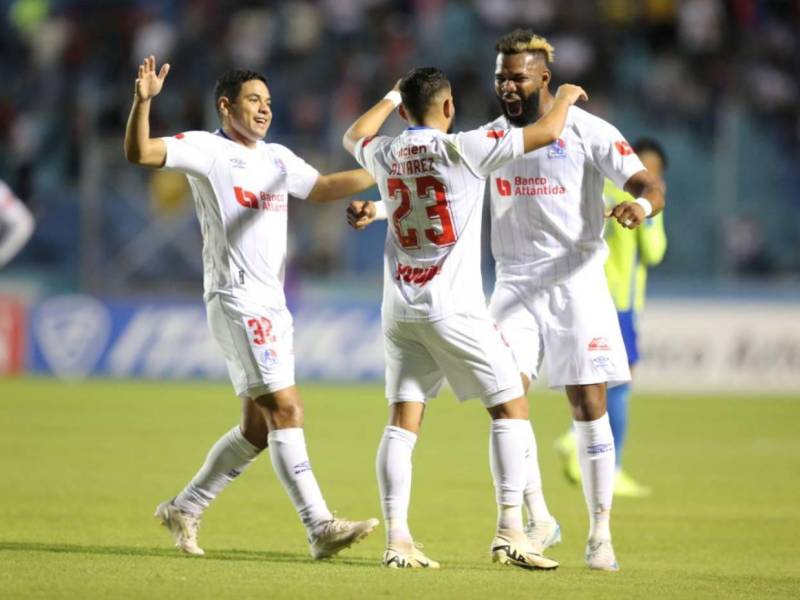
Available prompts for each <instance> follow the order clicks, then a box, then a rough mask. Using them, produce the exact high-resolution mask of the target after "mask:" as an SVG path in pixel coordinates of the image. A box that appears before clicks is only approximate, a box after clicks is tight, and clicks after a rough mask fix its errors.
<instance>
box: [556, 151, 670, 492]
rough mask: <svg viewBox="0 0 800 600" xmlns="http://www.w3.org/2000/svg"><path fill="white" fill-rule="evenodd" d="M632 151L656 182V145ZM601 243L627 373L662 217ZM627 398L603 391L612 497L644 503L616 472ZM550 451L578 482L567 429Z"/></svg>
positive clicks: (660, 166)
mask: <svg viewBox="0 0 800 600" xmlns="http://www.w3.org/2000/svg"><path fill="white" fill-rule="evenodd" d="M633 149H634V150H635V151H636V154H637V156H638V157H639V158H640V159H641V161H642V164H644V166H645V167H646V168H647V170H648V171H650V172H651V173H652V174H653V175H655V176H656V177H658V178H659V179H662V178H663V174H664V171H665V169H666V168H667V155H666V154H665V153H664V149H663V148H662V147H661V145H660V144H659V143H658V142H657V141H655V140H653V139H650V138H641V139H639V140H637V141H636V142H635V143H634V144H633ZM603 196H604V198H605V201H606V208H607V209H608V210H611V209H613V208H614V206H616V205H617V204H619V203H620V202H626V201H630V199H631V197H630V195H629V194H628V193H627V192H626V191H625V190H621V189H620V188H618V187H617V186H616V185H614V183H613V182H612V181H610V180H608V179H607V180H606V183H605V189H604V190H603ZM605 239H606V243H607V244H608V249H609V255H608V259H607V260H606V266H605V270H606V277H607V278H608V287H609V289H610V290H611V297H612V298H613V300H614V306H615V307H616V309H617V319H618V320H619V326H620V330H621V331H622V339H623V341H624V343H625V351H626V353H627V355H628V365H629V366H630V368H631V374H633V366H634V365H635V364H636V363H637V362H638V360H639V347H638V334H637V321H638V317H639V315H640V314H641V312H642V310H643V309H644V299H645V287H646V285H647V269H648V268H650V267H654V266H656V265H657V264H659V263H660V262H661V260H662V259H663V258H664V253H665V252H666V250H667V235H666V233H665V231H664V213H663V212H661V213H659V214H657V215H655V216H654V217H653V218H651V219H647V220H646V221H645V222H644V224H643V225H642V226H640V227H637V228H636V229H635V230H633V231H631V230H629V229H626V228H624V227H622V226H621V225H620V224H619V223H618V222H617V221H614V220H612V221H610V222H609V223H608V224H607V225H606V232H605ZM630 395H631V384H630V383H623V384H620V385H618V386H616V387H613V388H610V389H609V390H608V419H609V422H610V424H611V432H612V433H613V435H614V448H615V450H616V462H615V466H616V470H615V475H614V495H615V496H624V497H628V498H644V497H647V496H649V495H650V493H651V490H650V488H649V487H647V486H645V485H642V484H641V483H639V482H638V481H636V480H635V479H633V478H632V477H631V476H630V475H628V474H627V473H626V472H625V471H624V470H623V469H622V450H623V448H624V446H625V439H626V437H627V430H628V403H629V399H630ZM556 449H557V450H558V452H559V454H560V455H561V457H562V459H563V460H564V473H565V474H566V476H567V479H569V480H570V481H572V482H574V483H577V482H579V481H580V480H581V472H580V464H579V462H578V448H577V445H576V443H575V435H574V432H573V431H572V430H570V431H568V432H567V433H565V434H564V435H563V436H561V437H560V438H559V439H558V440H557V442H556Z"/></svg>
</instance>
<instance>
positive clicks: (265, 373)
mask: <svg viewBox="0 0 800 600" xmlns="http://www.w3.org/2000/svg"><path fill="white" fill-rule="evenodd" d="M168 71H169V65H167V64H165V65H163V66H162V67H161V69H160V71H158V72H157V71H156V65H155V58H154V57H152V56H150V57H149V58H147V59H145V60H144V62H143V63H142V64H141V66H140V67H139V72H138V78H137V79H136V85H135V94H134V100H133V107H132V109H131V114H130V117H129V120H128V126H127V129H126V131H125V156H126V158H127V159H128V160H129V161H131V162H133V163H135V164H139V165H144V166H148V167H156V168H161V167H163V168H167V169H175V170H178V171H181V172H183V173H185V174H186V176H187V178H188V180H189V185H190V187H191V190H192V195H193V196H194V200H195V205H196V208H197V216H198V219H199V220H200V226H201V230H202V234H203V270H204V295H203V298H204V300H205V303H206V309H207V314H208V322H209V326H210V328H211V332H212V334H213V336H214V338H215V339H216V341H217V343H219V345H220V346H221V347H222V350H223V353H224V354H225V359H226V363H227V366H228V372H229V374H230V378H231V381H232V383H233V387H234V390H235V392H236V394H237V395H238V396H240V397H241V399H242V420H241V425H237V426H235V427H234V428H233V429H231V430H230V431H229V432H228V433H226V434H225V435H224V436H222V438H221V439H220V440H219V441H217V442H216V444H215V445H214V446H213V447H212V448H211V450H210V452H209V454H208V456H207V458H206V460H205V463H204V464H203V466H202V467H201V469H200V470H199V471H198V473H197V474H196V475H195V476H194V478H193V479H192V480H191V481H190V482H189V483H188V485H187V486H186V487H185V488H184V489H183V490H182V491H181V492H180V493H179V494H178V495H177V496H176V497H175V498H173V499H172V500H168V501H166V502H162V503H161V504H160V505H159V506H158V508H157V509H156V515H155V516H156V517H157V518H158V519H159V520H160V521H161V523H162V524H163V525H165V526H166V527H167V528H168V529H169V530H170V532H171V533H172V534H173V537H174V538H175V541H176V546H178V547H179V548H180V549H181V550H183V551H184V552H187V553H189V554H195V555H202V554H203V550H202V548H200V547H199V546H198V543H197V530H198V526H199V523H200V517H201V515H202V513H203V512H204V511H205V509H206V508H208V506H209V504H210V503H211V502H212V501H213V500H214V498H216V496H217V495H218V494H219V493H220V492H221V491H222V490H223V489H224V488H225V487H226V486H227V485H228V484H229V483H230V482H231V481H233V479H235V478H236V477H238V476H239V475H240V474H241V473H242V471H243V470H244V469H245V468H246V467H247V466H248V465H249V464H250V463H251V462H253V460H255V458H256V456H258V454H259V453H260V452H261V451H262V450H263V449H264V448H266V447H267V446H268V447H269V455H270V459H271V461H272V466H273V468H274V470H275V472H276V474H277V475H278V478H279V479H280V481H281V483H282V484H283V487H284V489H285V490H286V492H287V494H288V495H289V498H290V499H291V501H292V503H293V504H294V506H295V508H296V510H297V512H298V514H299V516H300V519H301V520H302V523H303V525H304V527H305V529H306V532H307V536H308V542H309V549H310V552H311V555H312V556H313V557H314V558H327V557H329V556H332V555H334V554H336V553H337V552H339V551H340V550H342V549H344V548H346V547H348V546H350V545H351V544H352V543H354V542H356V541H358V540H360V539H361V538H363V537H364V536H366V535H367V534H369V533H370V532H371V531H373V530H374V529H375V527H377V525H378V523H379V522H378V520H377V519H368V520H366V521H348V520H344V519H336V518H334V517H333V515H332V514H331V512H330V511H329V510H328V507H327V505H326V503H325V500H324V498H323V496H322V493H321V491H320V489H319V486H318V485H317V481H316V479H315V477H314V474H313V472H312V470H311V464H310V462H309V459H308V454H307V451H306V445H305V439H304V436H303V429H302V426H303V405H302V401H301V399H300V396H299V395H298V392H297V388H296V387H295V381H294V350H293V337H292V336H293V327H292V317H291V315H290V314H289V311H288V310H287V308H286V298H285V296H284V291H283V277H284V268H285V264H286V227H287V208H288V200H289V195H290V194H291V195H292V196H295V197H298V198H305V199H308V200H311V201H315V202H325V201H330V200H335V199H338V198H343V197H346V196H350V195H352V194H355V193H358V192H360V191H363V190H365V189H367V188H368V187H370V186H372V185H373V184H374V181H373V179H372V177H371V176H370V175H369V174H368V173H367V172H366V171H365V170H363V169H357V170H352V171H344V172H340V173H333V174H330V175H321V174H319V173H318V172H317V171H316V169H314V168H313V167H311V166H310V165H308V164H307V163H306V162H304V161H303V160H302V159H301V158H299V157H297V156H296V155H295V154H293V153H292V152H291V151H290V150H289V149H288V148H285V147H284V146H281V145H279V144H267V143H264V141H263V140H262V138H263V137H264V136H265V135H266V133H267V130H268V128H269V125H270V122H271V119H272V112H271V109H270V103H271V98H270V93H269V89H268V88H267V85H266V79H265V78H264V77H263V76H262V75H260V74H258V73H255V72H253V71H247V70H234V71H229V72H227V73H225V74H224V75H223V76H222V77H220V79H219V80H218V81H217V85H216V87H215V90H214V95H215V99H216V106H217V111H218V113H219V116H220V121H221V127H220V128H219V129H218V130H217V131H215V132H213V133H210V132H205V131H191V132H186V133H181V134H178V135H176V136H175V137H168V138H151V137H150V125H149V115H150V102H151V100H152V98H153V97H154V96H156V95H158V93H159V92H160V91H161V88H162V86H163V83H164V79H165V77H166V76H167V73H168ZM187 351H191V350H190V349H187Z"/></svg>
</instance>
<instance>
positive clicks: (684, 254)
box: [0, 0, 800, 292]
mask: <svg viewBox="0 0 800 600" xmlns="http://www.w3.org/2000/svg"><path fill="white" fill-rule="evenodd" d="M0 9H1V11H2V14H0V28H2V34H1V35H0V77H1V78H2V82H3V85H2V90H3V91H2V96H0V179H3V180H5V181H7V182H8V183H9V185H10V186H11V187H12V188H14V189H15V191H16V192H17V194H18V195H19V196H20V197H22V198H23V199H25V201H26V202H27V203H28V204H29V206H30V207H31V208H32V210H33V212H34V214H35V215H36V218H37V222H38V229H37V232H36V234H35V236H34V239H33V240H32V242H31V243H30V244H29V245H28V247H27V248H26V250H25V251H24V252H23V254H22V255H21V256H20V257H19V258H18V259H17V261H15V263H14V266H13V268H14V269H15V271H20V272H22V271H25V272H30V273H37V276H39V277H41V276H42V274H46V275H47V281H48V282H50V284H52V285H54V286H61V287H64V288H70V287H82V288H84V289H90V290H93V291H105V292H109V291H110V292H114V291H129V290H130V289H131V288H132V287H133V288H169V289H181V288H182V287H189V288H191V289H193V290H196V289H199V286H200V279H201V277H200V273H201V266H200V252H199V246H200V238H199V232H198V230H197V226H196V225H195V223H194V217H193V208H192V205H191V200H190V198H188V197H187V196H186V193H185V187H184V184H183V182H182V180H181V178H175V177H173V176H171V175H170V174H162V173H155V174H154V173H151V172H145V171H143V170H139V169H136V168H134V167H132V166H129V165H127V164H126V163H125V162H124V160H123V157H122V136H123V131H124V125H125V119H126V117H127V112H128V110H129V107H130V100H131V97H132V91H133V80H134V78H135V66H136V65H137V64H138V63H139V62H140V61H141V59H142V57H144V56H145V55H148V54H154V55H155V56H156V57H157V59H158V61H159V63H160V62H162V61H168V62H170V63H171V65H172V70H171V72H170V75H169V77H168V79H167V84H166V86H165V90H164V92H163V93H162V94H161V96H160V97H159V98H157V99H156V101H155V102H154V115H153V131H154V133H163V134H164V135H168V134H172V133H176V132H179V131H182V130H187V129H213V128H215V126H216V114H215V112H214V106H213V100H212V98H211V89H212V87H213V82H214V80H215V79H216V77H217V76H218V75H219V74H220V73H221V72H222V71H224V70H226V69H228V68H231V67H235V66H247V67H250V68H253V69H256V70H261V71H263V72H264V73H265V74H266V75H267V77H268V80H269V85H270V88H271V91H272V94H273V99H274V100H273V102H274V104H273V110H274V119H273V124H272V127H271V129H270V132H269V135H268V139H271V140H274V141H279V142H281V143H284V144H286V145H288V146H289V147H290V148H292V149H293V150H294V151H295V152H296V153H297V154H299V155H301V156H303V157H304V158H306V160H308V161H309V162H311V163H312V164H314V165H315V166H316V167H317V168H319V169H334V168H343V167H344V168H346V167H348V166H353V165H354V163H353V162H352V160H351V159H350V157H349V156H347V155H346V154H345V152H344V151H343V150H342V149H341V141H340V140H341V134H342V133H343V131H344V129H345V128H346V127H347V126H348V125H349V123H350V122H351V121H352V120H353V119H354V118H355V117H356V116H357V115H358V114H359V113H360V112H361V110H362V109H364V108H365V107H366V106H368V105H370V104H371V103H372V102H374V101H375V100H377V99H378V98H379V97H381V96H382V95H383V93H384V92H385V91H386V90H387V89H389V88H390V87H391V85H392V84H393V82H394V81H395V80H396V79H397V78H399V77H400V76H401V75H402V74H403V73H404V72H405V71H406V70H408V69H409V68H410V67H412V66H414V65H420V64H434V65H436V66H438V67H440V68H442V69H444V70H445V71H446V72H447V73H448V75H449V76H450V78H451V81H452V82H453V85H454V91H455V97H456V106H457V111H458V116H457V127H458V128H459V129H468V128H473V127H476V126H478V125H480V124H482V123H484V122H486V121H488V120H490V118H493V117H494V116H496V114H497V112H498V109H497V105H496V101H495V98H494V92H493V70H494V57H495V54H494V41H495V39H496V38H497V37H498V36H499V35H500V34H502V33H504V32H506V31H507V30H509V29H511V28H514V27H517V26H530V27H532V28H534V29H535V30H537V31H539V32H541V33H542V34H543V35H545V36H547V37H548V38H549V40H550V41H551V42H552V43H553V45H554V46H555V48H556V60H555V65H554V71H555V73H554V75H555V80H556V82H563V81H571V82H576V83H580V84H581V85H583V86H584V87H586V88H587V89H588V90H589V92H590V94H591V101H590V103H589V104H588V106H587V108H588V109H589V110H591V111H593V112H595V113H597V114H600V115H601V116H604V117H606V118H608V119H609V120H611V121H612V122H613V123H614V124H616V125H617V126H618V127H619V128H620V129H621V130H622V131H623V133H624V134H625V135H626V136H627V137H628V138H629V139H631V140H633V139H635V138H637V137H638V136H640V135H648V136H653V137H656V138H658V139H660V140H661V141H662V142H663V143H664V145H665V147H666V148H667V151H668V153H669V155H670V159H671V160H670V170H669V171H668V173H667V186H668V208H667V213H666V214H667V217H666V221H667V230H668V235H669V238H670V249H669V252H668V256H667V259H666V261H665V263H664V265H663V267H662V268H661V269H660V270H659V271H656V272H655V273H654V279H655V280H656V281H658V279H659V278H661V279H666V280H668V279H670V278H690V279H696V280H700V279H708V278H711V277H717V278H721V279H729V278H737V277H769V278H772V279H782V280H786V279H793V280H796V279H797V278H798V277H800V226H798V225H800V167H798V165H800V77H798V73H800V2H798V1H796V0H783V1H780V0H772V1H769V0H727V1H725V0H598V1H596V2H594V1H593V2H589V1H585V0H491V1H490V2H480V1H474V2H472V1H466V0H464V1H451V2H446V1H443V0H409V1H386V0H320V1H317V2H314V1H292V2H233V1H222V0H185V1H183V0H171V1H170V0H158V1H156V0H139V1H132V0H131V1H123V0H107V1H100V0H13V1H12V0H0ZM400 126H401V125H400V123H399V122H396V123H395V124H394V127H397V128H399V127H400ZM297 204H300V203H296V204H295V207H294V208H293V214H292V216H291V217H290V220H291V223H292V224H291V228H292V233H293V239H294V244H293V256H294V261H295V262H294V269H293V270H294V272H295V273H304V274H313V275H319V276H323V277H335V278H339V277H347V276H350V275H355V274H359V275H375V274H376V273H377V272H378V271H379V269H380V264H381V263H380V253H381V248H382V243H381V242H380V238H381V237H382V231H378V229H382V228H375V229H376V231H374V232H369V233H367V234H366V235H355V234H352V233H350V232H348V231H347V230H346V229H345V227H344V217H343V212H342V210H343V207H342V206H341V205H339V206H336V207H331V208H327V207H326V208H323V209H321V208H318V207H297ZM306 217H308V218H306Z"/></svg>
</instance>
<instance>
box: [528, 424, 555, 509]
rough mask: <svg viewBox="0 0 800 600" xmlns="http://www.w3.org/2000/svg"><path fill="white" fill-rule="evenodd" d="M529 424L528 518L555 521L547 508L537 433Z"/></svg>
mask: <svg viewBox="0 0 800 600" xmlns="http://www.w3.org/2000/svg"><path fill="white" fill-rule="evenodd" d="M528 425H529V428H528V429H529V438H528V449H527V450H526V452H525V464H526V467H525V474H526V475H527V481H526V482H525V493H524V494H523V499H524V500H525V508H526V509H527V510H528V520H529V521H533V522H534V523H541V522H543V521H553V520H554V519H553V515H551V514H550V511H549V510H548V509H547V502H545V499H544V490H543V489H542V472H541V470H540V469H539V454H538V451H537V448H536V435H535V434H534V433H533V426H532V425H530V422H529V423H528Z"/></svg>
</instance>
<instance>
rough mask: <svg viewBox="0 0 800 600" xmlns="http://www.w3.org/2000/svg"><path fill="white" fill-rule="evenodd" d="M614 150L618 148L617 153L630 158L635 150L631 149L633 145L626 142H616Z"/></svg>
mask: <svg viewBox="0 0 800 600" xmlns="http://www.w3.org/2000/svg"><path fill="white" fill-rule="evenodd" d="M614 148H616V149H617V152H619V153H620V154H622V156H628V155H629V154H633V148H631V145H630V144H629V143H628V142H626V141H625V140H621V141H619V142H614Z"/></svg>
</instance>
